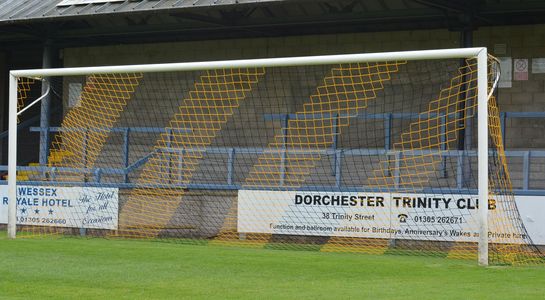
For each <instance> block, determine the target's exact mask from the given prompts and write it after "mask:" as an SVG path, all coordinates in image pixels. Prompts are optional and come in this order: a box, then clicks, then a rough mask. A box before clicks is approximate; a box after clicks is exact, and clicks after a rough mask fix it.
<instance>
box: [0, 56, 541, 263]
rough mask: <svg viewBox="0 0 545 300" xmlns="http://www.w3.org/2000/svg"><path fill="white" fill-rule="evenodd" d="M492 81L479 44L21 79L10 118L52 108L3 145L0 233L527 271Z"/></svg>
mask: <svg viewBox="0 0 545 300" xmlns="http://www.w3.org/2000/svg"><path fill="white" fill-rule="evenodd" d="M482 51H484V54H482V53H481V52H482ZM499 73H500V70H499V66H498V63H497V61H496V60H495V59H494V58H493V57H486V50H483V49H450V50H437V51H415V52H395V53H379V54H356V55H335V56H319V57H296V58H283V59H282V58H275V59H258V60H243V61H224V62H208V63H207V62H201V63H178V64H162V65H141V66H119V67H95V68H73V69H69V68H68V69H53V70H25V71H15V72H12V93H11V100H12V101H14V99H15V102H16V103H15V104H16V105H14V106H13V107H12V112H11V114H10V116H11V115H13V114H14V112H15V115H17V112H16V111H19V112H22V113H20V114H19V117H18V118H21V116H24V113H25V112H24V111H22V110H23V109H24V108H25V107H29V106H30V105H33V104H34V103H36V102H41V101H45V100H44V99H47V101H48V102H49V104H48V105H49V106H50V108H51V109H50V110H51V111H54V113H51V116H50V118H49V120H48V122H47V123H46V124H47V125H46V126H43V122H42V126H41V127H38V128H34V129H33V130H34V131H33V132H34V135H33V137H34V138H37V137H38V136H39V137H40V145H39V147H35V148H36V149H26V150H25V151H21V149H20V147H22V146H21V145H22V141H21V139H19V140H18V143H17V142H16V143H14V144H13V143H12V144H10V151H11V152H10V162H11V165H10V167H11V169H10V170H15V169H16V170H17V172H16V174H15V172H10V173H9V174H8V176H11V177H9V180H8V186H4V187H3V188H5V191H4V192H5V193H6V194H9V195H10V196H11V197H12V196H14V195H16V201H13V202H12V201H8V198H7V197H5V198H4V201H3V203H2V206H0V213H1V214H0V224H1V223H3V224H7V225H0V228H4V229H6V230H8V231H9V236H11V237H14V236H17V237H21V238H32V237H47V238H52V237H66V236H92V237H95V236H99V237H105V238H124V239H152V240H162V241H172V242H179V243H202V244H220V245H234V246H241V247H242V246H248V247H262V248H269V249H288V250H290V249H291V250H308V251H324V252H333V251H335V252H361V253H372V254H399V255H432V256H440V257H448V258H460V259H477V258H479V261H480V262H481V263H482V264H487V263H491V264H529V263H538V262H541V261H542V259H543V255H542V254H541V253H540V249H539V246H538V245H536V244H535V243H534V242H533V240H532V235H531V232H529V230H527V224H525V220H524V219H523V218H522V217H521V212H520V209H519V207H520V206H521V205H524V203H522V202H523V199H518V198H517V196H516V195H515V193H514V192H513V187H512V183H511V179H510V174H509V166H510V165H509V164H508V161H507V158H506V155H505V150H504V141H503V136H502V130H501V129H502V124H501V119H500V109H499V107H498V100H497V93H496V83H497V80H498V78H499ZM14 86H16V90H17V91H16V92H15V93H14V92H13V87H14ZM43 86H47V94H44V95H43V96H42V97H40V98H37V97H32V93H31V92H30V91H31V90H32V89H38V88H42V87H43ZM500 102H501V101H500ZM42 107H43V106H42ZM53 108H55V109H53ZM18 118H17V117H14V118H12V120H11V121H12V123H11V124H13V123H14V122H17V121H20V120H17V119H18ZM479 124H480V125H481V126H479ZM13 128H14V127H13V126H12V129H13ZM15 132H16V131H15ZM10 134H12V136H13V135H14V130H11V131H10ZM16 141H17V140H16ZM17 145H18V146H17ZM483 145H484V146H483ZM486 145H488V147H487V146H486ZM12 146H13V147H12ZM18 147H19V149H17V148H18ZM13 148H15V149H14V150H13ZM15 153H19V157H18V160H15V158H13V157H14V155H15ZM29 160H34V161H33V162H30V163H29ZM15 162H17V163H16V164H15ZM483 198H487V199H486V200H483ZM10 199H12V198H10Z"/></svg>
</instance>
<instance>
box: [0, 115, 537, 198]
mask: <svg viewBox="0 0 545 300" xmlns="http://www.w3.org/2000/svg"><path fill="white" fill-rule="evenodd" d="M422 116H428V117H432V116H433V115H431V114H426V115H423V114H418V113H386V114H364V115H358V116H354V117H355V118H358V119H367V120H368V119H379V120H380V119H382V120H384V145H385V146H384V149H339V148H338V140H337V134H333V135H332V139H333V140H332V141H331V147H330V148H328V149H327V150H323V151H321V154H323V155H327V156H332V175H333V176H335V184H334V185H331V186H314V187H305V189H312V190H331V189H335V190H343V191H357V190H368V189H365V187H356V186H344V185H343V184H342V182H343V177H342V176H343V174H342V171H343V168H342V161H343V159H344V157H346V156H378V155H383V156H385V155H389V156H394V157H396V159H395V160H394V161H399V160H400V159H401V155H421V154H422V151H412V152H403V153H402V152H399V151H394V150H392V149H391V135H392V132H391V129H392V126H391V125H392V121H393V120H394V119H415V118H421V117H422ZM296 117H297V118H301V117H305V115H295V114H269V115H264V119H265V120H268V121H273V120H280V121H281V122H282V128H284V130H286V128H287V127H288V122H289V120H290V119H292V118H296ZM306 117H309V118H315V117H316V116H313V115H308V116H306ZM319 117H320V118H324V116H323V115H320V116H319ZM339 117H344V115H338V114H332V115H331V118H332V121H333V122H332V124H333V132H335V133H338V126H337V124H338V123H337V122H338V121H337V120H338V118H339ZM439 117H440V118H441V123H440V124H446V116H444V115H440V116H439ZM500 117H501V121H502V124H501V125H502V128H503V134H505V130H506V126H505V124H506V120H507V119H508V118H545V112H539V113H537V112H536V113H535V112H530V113H512V112H507V113H502V114H501V116H500ZM441 126H442V127H443V130H446V128H444V127H445V125H441ZM65 130H67V129H63V128H61V127H48V128H40V127H31V128H30V131H32V132H41V133H44V134H50V133H56V132H61V131H65ZM69 130H72V131H74V130H76V131H77V130H82V131H84V132H86V136H87V134H88V132H89V130H90V129H85V128H82V129H77V128H72V129H69ZM92 130H94V131H100V130H101V129H92ZM104 130H106V129H104ZM107 130H108V131H109V132H115V133H122V137H123V143H122V145H121V147H122V153H123V155H122V157H123V158H122V165H120V166H119V167H117V168H92V169H85V168H83V169H79V168H78V169H74V168H61V167H48V166H39V167H25V166H20V167H18V170H20V171H36V172H43V173H44V174H45V173H48V174H49V181H55V179H56V178H55V176H56V174H58V173H61V172H76V173H82V174H92V176H91V178H92V179H90V181H89V182H86V183H84V184H85V185H90V186H93V185H96V186H114V187H119V188H132V187H134V186H135V184H134V183H131V182H129V176H130V174H131V173H133V172H135V171H136V170H137V169H138V168H140V167H141V166H143V165H144V164H145V163H146V162H147V161H148V160H149V158H150V157H152V156H153V155H154V153H157V152H169V153H179V154H183V152H186V151H190V150H188V149H176V148H172V147H171V145H170V142H171V141H172V136H173V133H174V131H173V129H169V128H166V129H165V128H155V127H118V128H110V129H107ZM178 132H182V133H183V132H190V130H189V129H177V130H176V133H178ZM131 133H148V134H158V133H159V134H166V135H167V144H166V147H164V148H157V149H155V150H154V151H152V152H151V153H148V154H146V155H145V156H144V157H141V158H139V159H137V160H136V161H135V162H133V163H132V164H131V163H130V161H129V157H130V145H131V143H130V139H131ZM284 136H287V134H286V132H284ZM86 140H87V139H85V138H84V147H85V145H86ZM285 143H287V141H285ZM42 149H44V148H42ZM193 151H194V150H193ZM200 151H203V152H206V153H216V154H224V155H227V160H226V165H225V168H226V173H227V176H226V181H225V182H224V183H191V184H184V185H176V184H173V185H165V187H170V186H175V187H183V188H189V189H191V188H195V189H225V190H233V189H239V188H240V185H238V184H237V183H236V182H234V173H235V165H236V159H237V157H238V156H239V155H240V154H256V155H259V154H261V153H263V151H265V149H263V148H233V147H231V148H220V147H208V148H206V149H203V150H200ZM281 151H282V155H283V157H285V156H286V154H287V153H288V152H289V151H293V150H287V148H286V147H285V146H284V147H282V150H281ZM430 154H433V155H441V157H442V159H443V170H444V175H445V176H447V174H446V158H448V157H455V158H456V189H458V190H460V191H464V192H467V191H468V189H467V188H464V186H463V185H464V182H463V181H464V178H463V175H464V174H463V172H464V171H463V166H464V159H465V158H466V157H475V156H476V152H475V151H458V150H451V151H446V150H445V149H444V148H443V151H441V152H440V154H439V153H438V152H437V151H435V152H434V153H430ZM506 155H507V157H519V158H522V187H521V189H517V190H516V191H517V192H518V193H524V194H528V193H530V194H542V195H545V189H534V190H531V189H530V179H531V178H530V162H531V158H545V151H544V150H518V151H506ZM178 157H179V161H178V163H179V164H183V161H182V157H183V155H178ZM179 169H181V168H179ZM393 170H394V174H393V177H394V181H395V182H397V184H399V178H400V176H399V166H394V167H393ZM0 171H7V166H0ZM280 173H281V175H280V176H281V178H285V174H286V173H285V167H283V168H282V171H281V172H280ZM103 175H120V176H122V177H123V181H122V182H103V181H102V176H103ZM280 182H281V184H282V179H280ZM1 183H5V181H4V182H1V181H0V184H1ZM63 183H64V184H69V183H65V182H63ZM25 184H43V182H42V181H36V182H33V181H26V182H25ZM73 184H75V185H81V184H82V183H80V182H78V183H73Z"/></svg>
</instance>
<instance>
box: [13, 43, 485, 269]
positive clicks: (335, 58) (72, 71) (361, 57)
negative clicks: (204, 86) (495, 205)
mask: <svg viewBox="0 0 545 300" xmlns="http://www.w3.org/2000/svg"><path fill="white" fill-rule="evenodd" d="M435 59H476V60H477V66H478V70H477V72H478V75H477V76H478V86H477V89H478V104H477V106H478V112H477V115H478V198H479V199H487V198H488V195H489V178H488V136H489V135H488V106H487V101H488V86H487V82H488V65H487V59H488V55H487V48H484V47H478V48H460V49H439V50H422V51H401V52H384V53H364V54H344V55H323V56H305V57H286V58H265V59H244V60H225V61H208V62H187V63H169V64H146V65H127V66H104V67H78V68H57V69H34V70H13V71H11V72H10V74H9V152H8V153H9V160H8V195H9V199H10V200H9V208H8V236H9V238H15V236H16V223H17V221H16V216H17V215H16V201H14V199H16V196H17V193H16V187H17V177H16V174H17V116H18V111H17V110H18V108H17V95H18V94H17V88H18V84H17V80H18V78H21V77H28V78H36V79H47V78H48V77H54V76H70V75H88V74H115V73H130V72H142V73H146V72H174V71H201V70H212V69H229V68H249V67H251V68H256V67H292V66H309V65H325V64H342V63H368V62H377V61H396V60H407V61H412V60H435ZM484 202H485V201H483V200H481V203H484ZM478 210H479V216H480V224H479V232H480V235H479V242H478V261H479V264H481V265H487V264H488V219H487V218H488V209H487V205H480V207H479V209H478Z"/></svg>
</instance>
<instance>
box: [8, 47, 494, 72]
mask: <svg viewBox="0 0 545 300" xmlns="http://www.w3.org/2000/svg"><path fill="white" fill-rule="evenodd" d="M483 50H486V48H485V47H474V48H454V49H435V50H416V51H398V52H379V53H360V54H336V55H318V56H299V57H276V58H257V59H241V60H220V61H203V62H182V63H164V64H144V65H121V66H101V67H76V68H54V69H28V70H12V71H10V74H11V75H12V76H16V77H36V78H42V77H51V76H78V75H89V74H115V73H136V72H143V73H148V72H176V71H202V70H213V69H232V68H233V69H234V68H260V67H290V66H292V67H294V66H309V65H327V64H343V63H364V62H377V61H395V60H424V59H448V58H476V57H477V56H478V55H479V53H480V52H481V51H483Z"/></svg>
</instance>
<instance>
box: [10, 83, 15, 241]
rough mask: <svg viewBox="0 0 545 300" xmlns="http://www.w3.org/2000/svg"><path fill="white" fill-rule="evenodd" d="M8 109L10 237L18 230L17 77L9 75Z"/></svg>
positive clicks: (13, 236)
mask: <svg viewBox="0 0 545 300" xmlns="http://www.w3.org/2000/svg"><path fill="white" fill-rule="evenodd" d="M8 101H9V109H8V112H9V113H8V125H9V129H8V130H9V139H8V199H9V200H8V201H9V202H8V237H9V238H11V239H14V238H15V236H16V232H17V227H16V223H17V203H16V201H17V77H15V76H14V75H13V74H11V73H10V75H9V98H8Z"/></svg>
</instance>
